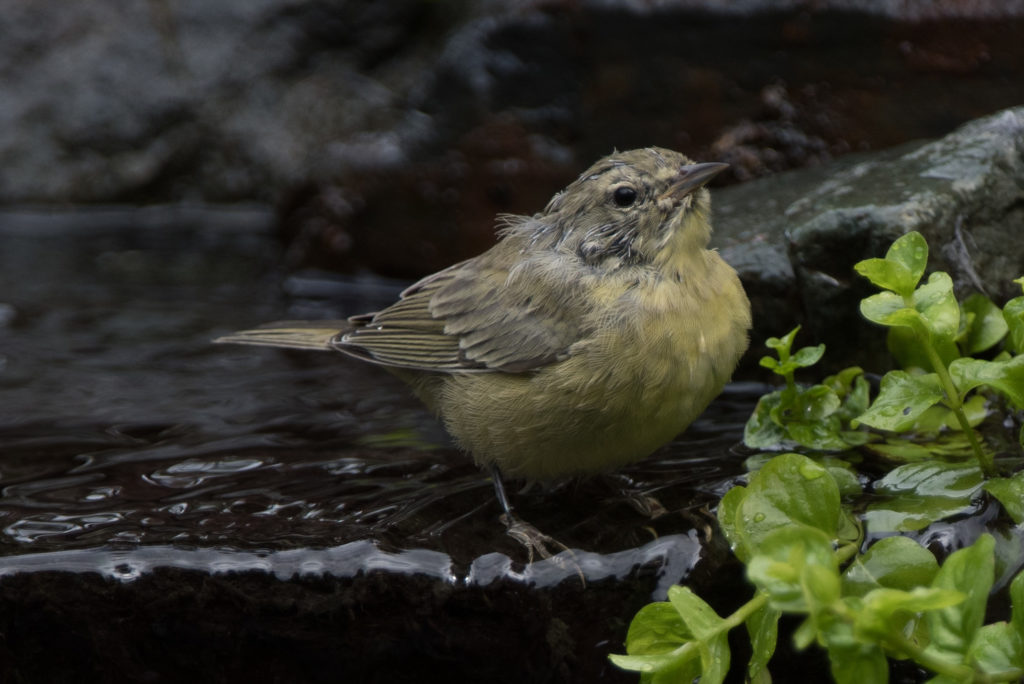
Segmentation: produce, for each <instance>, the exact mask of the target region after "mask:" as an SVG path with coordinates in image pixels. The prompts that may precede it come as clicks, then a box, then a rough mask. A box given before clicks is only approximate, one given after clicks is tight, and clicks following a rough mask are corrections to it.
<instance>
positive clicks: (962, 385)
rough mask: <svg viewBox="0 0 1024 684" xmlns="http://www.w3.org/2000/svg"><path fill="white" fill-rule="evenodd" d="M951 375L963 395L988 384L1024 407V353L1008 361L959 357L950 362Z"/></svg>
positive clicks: (1012, 401) (1019, 406) (1020, 406)
mask: <svg viewBox="0 0 1024 684" xmlns="http://www.w3.org/2000/svg"><path fill="white" fill-rule="evenodd" d="M949 375H950V377H951V378H953V384H955V385H956V388H957V390H958V391H959V392H960V394H961V396H962V395H963V394H965V393H967V392H968V391H970V390H972V389H974V388H975V387H979V386H981V385H986V386H988V387H991V388H992V389H994V390H995V391H997V392H999V393H1000V394H1002V395H1003V396H1005V397H1006V398H1007V399H1009V400H1010V402H1011V403H1013V404H1014V405H1015V406H1016V407H1017V408H1024V355H1021V356H1014V357H1011V358H1010V359H1008V360H1006V361H983V360H981V359H967V358H963V359H957V360H956V361H954V362H953V363H951V364H949Z"/></svg>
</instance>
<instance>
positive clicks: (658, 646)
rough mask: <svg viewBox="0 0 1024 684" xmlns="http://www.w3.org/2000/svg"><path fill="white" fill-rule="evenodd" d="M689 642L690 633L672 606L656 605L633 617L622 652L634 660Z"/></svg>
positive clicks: (653, 604)
mask: <svg viewBox="0 0 1024 684" xmlns="http://www.w3.org/2000/svg"><path fill="white" fill-rule="evenodd" d="M692 640H693V633H692V632H691V631H690V630H689V629H687V627H686V624H685V623H684V622H683V621H682V619H680V617H679V613H678V612H677V611H676V609H675V608H674V607H673V606H672V604H671V603H668V602H666V601H659V602H657V603H648V604H647V605H646V606H644V607H643V608H641V609H640V610H639V612H637V614H636V615H635V616H634V617H633V622H632V623H630V625H629V632H628V633H627V634H626V652H627V653H628V654H629V655H636V656H640V655H645V656H646V655H661V654H664V653H670V652H672V651H674V650H675V649H677V648H679V647H680V646H682V645H683V644H685V643H686V642H688V641H692Z"/></svg>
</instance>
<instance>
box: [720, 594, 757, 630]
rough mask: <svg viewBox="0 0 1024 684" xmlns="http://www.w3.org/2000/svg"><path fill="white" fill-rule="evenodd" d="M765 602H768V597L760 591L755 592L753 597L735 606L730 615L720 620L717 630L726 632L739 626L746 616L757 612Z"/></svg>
mask: <svg viewBox="0 0 1024 684" xmlns="http://www.w3.org/2000/svg"><path fill="white" fill-rule="evenodd" d="M766 603H768V597H767V596H766V595H765V594H762V593H761V592H757V593H756V594H754V598H752V599H750V600H749V601H747V602H746V603H744V604H743V605H742V606H740V607H739V608H737V609H736V611H735V612H733V614H732V615H730V616H729V617H727V618H725V620H723V621H722V623H721V624H720V625H719V626H718V632H728V631H729V630H731V629H732V628H733V627H739V626H740V625H742V624H743V623H744V622H746V620H747V618H748V617H750V616H751V615H752V614H754V613H755V612H757V611H758V610H759V609H760V608H761V607H762V606H764V604H766Z"/></svg>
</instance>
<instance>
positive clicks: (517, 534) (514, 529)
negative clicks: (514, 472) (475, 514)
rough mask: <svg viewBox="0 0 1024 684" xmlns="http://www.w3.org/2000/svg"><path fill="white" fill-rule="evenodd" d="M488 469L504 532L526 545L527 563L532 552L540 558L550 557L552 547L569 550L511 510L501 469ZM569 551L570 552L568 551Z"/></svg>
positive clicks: (495, 467)
mask: <svg viewBox="0 0 1024 684" xmlns="http://www.w3.org/2000/svg"><path fill="white" fill-rule="evenodd" d="M488 471H489V472H490V474H491V482H493V483H494V494H495V495H496V496H497V497H498V503H499V504H500V505H501V510H502V511H503V512H502V514H501V521H502V522H503V523H505V528H506V529H505V533H506V534H508V536H510V537H512V538H513V539H515V540H516V541H517V542H519V543H520V544H522V545H523V546H525V547H526V552H527V554H528V561H527V562H529V563H532V562H533V554H534V553H535V552H536V553H537V554H539V555H540V557H541V558H551V557H552V556H554V555H555V554H554V553H553V552H552V550H551V549H552V548H556V549H558V551H569V547H567V546H566V545H565V544H563V543H561V542H560V541H558V540H557V539H554V538H553V537H549V536H548V535H546V534H544V533H543V532H541V531H540V530H538V529H537V528H536V527H534V526H533V525H531V524H530V523H528V522H526V521H525V520H523V519H522V518H520V517H519V516H517V515H516V514H515V513H513V512H512V504H510V503H509V501H508V495H507V494H506V493H505V484H504V482H502V480H501V471H500V470H498V466H496V465H495V464H493V463H492V464H490V465H489V466H488ZM570 553H571V552H570Z"/></svg>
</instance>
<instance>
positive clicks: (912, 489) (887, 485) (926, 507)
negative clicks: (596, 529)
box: [863, 461, 983, 534]
mask: <svg viewBox="0 0 1024 684" xmlns="http://www.w3.org/2000/svg"><path fill="white" fill-rule="evenodd" d="M982 481H983V476H982V473H981V470H980V469H979V468H978V467H977V465H975V464H973V463H946V462H944V461H923V462H920V463H908V464H906V465H902V466H900V467H898V468H895V469H893V470H892V471H890V472H889V473H888V474H887V475H886V476H885V477H883V478H882V479H881V480H878V481H877V482H875V484H874V488H875V492H876V493H877V494H879V495H882V496H888V497H889V498H887V499H886V500H884V501H877V502H873V503H871V504H870V505H869V506H868V509H867V510H866V511H865V512H864V516H863V517H864V524H865V525H866V526H867V528H868V529H869V530H870V531H871V532H872V533H875V534H877V533H880V532H910V531H916V530H921V529H924V528H925V527H927V526H928V525H930V524H931V523H933V522H935V521H936V520H942V519H944V518H949V517H952V516H954V515H959V514H961V513H966V512H968V511H970V510H971V509H972V507H973V500H974V498H975V496H976V495H977V493H978V491H979V490H980V488H981V484H982Z"/></svg>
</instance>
